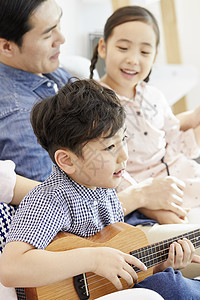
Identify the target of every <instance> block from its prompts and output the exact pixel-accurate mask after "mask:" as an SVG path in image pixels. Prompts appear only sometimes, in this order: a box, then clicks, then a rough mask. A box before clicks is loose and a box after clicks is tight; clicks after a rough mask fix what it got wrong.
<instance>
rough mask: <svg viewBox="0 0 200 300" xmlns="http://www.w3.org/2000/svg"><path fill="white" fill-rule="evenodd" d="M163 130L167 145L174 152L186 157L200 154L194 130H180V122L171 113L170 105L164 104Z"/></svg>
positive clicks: (195, 156)
mask: <svg viewBox="0 0 200 300" xmlns="http://www.w3.org/2000/svg"><path fill="white" fill-rule="evenodd" d="M164 111H165V122H164V131H165V134H166V135H165V138H166V142H167V147H170V148H171V149H170V151H173V152H175V153H183V154H184V155H185V156H186V157H188V158H191V159H193V158H197V157H198V156H200V148H199V146H198V144H197V142H196V139H195V135H194V130H193V129H188V130H187V131H182V130H180V122H179V120H178V119H177V118H176V117H175V115H174V114H173V112H172V110H171V108H170V106H169V105H168V104H165V109H164Z"/></svg>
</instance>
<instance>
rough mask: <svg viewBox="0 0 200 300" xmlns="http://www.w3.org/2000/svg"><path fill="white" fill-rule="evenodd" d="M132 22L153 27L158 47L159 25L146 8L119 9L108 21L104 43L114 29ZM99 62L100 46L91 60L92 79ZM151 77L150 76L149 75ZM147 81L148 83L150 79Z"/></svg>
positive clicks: (127, 7) (126, 7) (105, 27)
mask: <svg viewBox="0 0 200 300" xmlns="http://www.w3.org/2000/svg"><path fill="white" fill-rule="evenodd" d="M131 21H140V22H143V23H146V24H149V25H151V26H152V28H153V30H154V32H155V35H156V47H157V46H158V45H159V42H160V31H159V27H158V23H157V21H156V19H155V17H154V16H153V14H152V13H151V12H150V11H148V10H147V9H146V8H144V7H141V6H135V5H133V6H124V7H121V8H119V9H117V10H116V11H115V12H114V13H113V14H112V15H111V16H110V17H109V18H108V20H107V21H106V24H105V26H104V36H103V37H104V41H105V42H107V40H108V38H109V37H110V36H111V34H112V31H113V29H114V28H115V27H116V26H118V25H120V24H123V23H126V22H131ZM97 60H98V44H97V45H96V47H95V48H94V52H93V56H92V59H91V65H90V78H93V71H94V69H95V66H96V63H97ZM149 75H150V74H149ZM149 75H148V76H147V78H146V79H145V81H148V79H149V78H148V77H149Z"/></svg>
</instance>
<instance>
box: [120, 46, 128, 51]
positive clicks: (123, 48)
mask: <svg viewBox="0 0 200 300" xmlns="http://www.w3.org/2000/svg"><path fill="white" fill-rule="evenodd" d="M118 48H119V49H120V50H122V51H126V50H127V49H128V48H125V47H118Z"/></svg>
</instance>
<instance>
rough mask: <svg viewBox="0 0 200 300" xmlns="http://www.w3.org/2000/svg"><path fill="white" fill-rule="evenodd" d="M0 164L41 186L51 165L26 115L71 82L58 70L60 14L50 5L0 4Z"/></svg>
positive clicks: (29, 1)
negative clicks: (13, 166)
mask: <svg viewBox="0 0 200 300" xmlns="http://www.w3.org/2000/svg"><path fill="white" fill-rule="evenodd" d="M0 7H1V11H0V90H1V93H0V159H2V160H6V159H10V160H13V161H14V162H15V164H16V173H17V174H19V175H23V176H25V177H28V178H31V179H34V180H38V181H43V180H44V179H46V177H47V176H48V175H49V174H50V172H51V168H52V163H51V160H50V158H49V156H48V154H47V153H46V152H45V151H44V150H43V149H42V147H41V146H40V145H39V144H38V143H37V141H36V137H35V135H34V133H33V130H32V128H31V124H30V121H29V118H30V117H29V114H30V110H31V108H32V106H33V104H34V103H35V102H37V101H40V100H41V99H42V98H46V97H49V96H53V95H54V94H55V93H56V91H57V89H58V88H60V87H62V86H63V85H64V84H65V83H66V82H67V81H68V78H69V77H70V76H69V74H68V73H67V72H66V71H64V70H62V69H60V68H59V54H60V46H61V44H63V43H64V41H65V39H64V37H63V35H62V34H61V32H60V18H61V16H62V10H61V8H60V7H59V6H58V5H57V4H56V2H55V1H54V0H40V1H38V0H37V1H36V0H16V1H12V0H9V1H4V0H0Z"/></svg>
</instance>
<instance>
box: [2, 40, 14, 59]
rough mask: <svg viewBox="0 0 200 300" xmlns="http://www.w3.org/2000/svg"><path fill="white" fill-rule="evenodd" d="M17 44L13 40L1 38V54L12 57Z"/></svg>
mask: <svg viewBox="0 0 200 300" xmlns="http://www.w3.org/2000/svg"><path fill="white" fill-rule="evenodd" d="M14 47H15V44H14V43H13V42H10V41H7V40H6V39H3V38H0V54H1V55H4V56H7V57H12V56H13V53H14Z"/></svg>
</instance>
